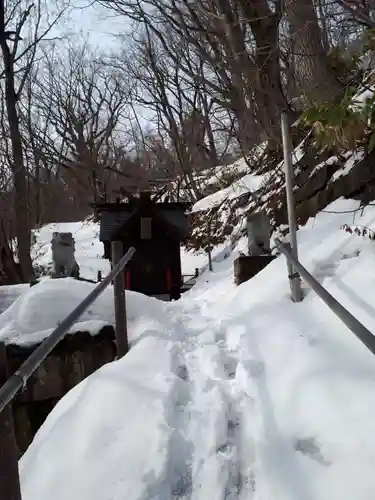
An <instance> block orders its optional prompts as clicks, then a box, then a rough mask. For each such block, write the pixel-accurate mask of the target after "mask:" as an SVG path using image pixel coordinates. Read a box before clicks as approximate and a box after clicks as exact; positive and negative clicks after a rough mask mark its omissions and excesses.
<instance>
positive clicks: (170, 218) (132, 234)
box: [95, 193, 190, 300]
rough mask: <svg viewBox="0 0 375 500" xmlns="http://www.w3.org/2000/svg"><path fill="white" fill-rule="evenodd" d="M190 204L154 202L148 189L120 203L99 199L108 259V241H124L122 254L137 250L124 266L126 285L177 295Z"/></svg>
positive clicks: (148, 292) (155, 293) (163, 295)
mask: <svg viewBox="0 0 375 500" xmlns="http://www.w3.org/2000/svg"><path fill="white" fill-rule="evenodd" d="M188 207H189V204H187V203H173V202H155V201H153V200H152V199H151V196H150V194H149V193H141V194H140V196H139V198H134V199H132V200H130V201H129V202H126V203H122V202H117V203H99V204H96V205H95V210H96V212H97V214H98V215H99V218H100V235H99V238H100V241H102V242H103V244H104V258H107V259H110V260H111V242H112V241H121V242H122V243H123V254H125V253H126V252H127V250H128V249H129V248H130V247H131V246H134V247H135V249H136V252H135V254H134V256H133V258H132V259H131V261H130V262H129V264H128V265H127V266H126V269H125V288H126V289H128V290H134V291H136V292H141V293H143V294H145V295H149V296H154V297H158V298H161V299H164V300H173V299H178V298H180V295H181V285H182V273H181V252H180V246H181V242H183V241H184V240H185V239H186V238H187V237H188V236H189V234H190V230H189V226H188V222H187V217H186V215H185V212H186V210H187V209H188Z"/></svg>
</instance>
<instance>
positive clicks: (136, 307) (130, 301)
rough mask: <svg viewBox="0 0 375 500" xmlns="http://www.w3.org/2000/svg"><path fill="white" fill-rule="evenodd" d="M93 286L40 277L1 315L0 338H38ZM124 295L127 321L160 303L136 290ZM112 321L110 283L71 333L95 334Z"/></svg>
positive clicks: (15, 340) (16, 340)
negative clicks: (84, 332)
mask: <svg viewBox="0 0 375 500" xmlns="http://www.w3.org/2000/svg"><path fill="white" fill-rule="evenodd" d="M94 287H95V285H93V284H91V283H85V282H81V281H77V280H74V279H73V278H66V279H54V280H53V279H51V280H43V281H41V282H40V283H39V284H38V285H35V286H33V287H31V288H27V289H26V290H25V289H23V290H24V292H23V293H22V295H20V296H19V297H18V298H17V300H16V301H15V302H14V303H13V304H12V305H11V306H10V307H9V308H8V309H7V310H6V311H5V312H4V313H3V314H1V315H0V339H2V340H5V341H6V342H7V343H12V344H16V345H23V346H27V345H32V344H35V343H38V342H41V341H42V340H43V339H44V338H46V337H47V336H48V335H49V334H50V333H51V332H52V331H53V329H54V328H56V327H57V326H58V325H59V324H60V322H61V321H62V320H63V319H65V318H66V317H67V316H68V314H70V313H71V312H72V311H73V310H74V309H75V308H76V307H77V306H78V304H79V303H80V302H82V300H83V299H84V298H86V296H87V295H88V294H89V293H90V292H91V291H92V290H93V289H94ZM9 288H10V287H9ZM126 299H127V313H128V321H129V325H132V324H133V323H134V322H137V321H139V320H140V319H141V318H143V319H145V317H147V313H149V314H151V315H155V313H157V311H160V309H162V307H163V304H160V302H159V301H156V299H152V298H149V297H146V296H144V295H141V294H138V293H136V292H129V291H128V292H127V294H126ZM114 323H115V316H114V302H113V289H112V287H111V286H109V288H107V289H106V290H105V291H104V292H103V293H102V295H101V296H100V297H99V298H98V299H97V300H96V301H95V302H94V303H93V304H92V305H91V306H90V307H89V308H88V309H87V310H86V311H85V312H84V313H83V315H82V316H81V318H80V319H79V320H78V322H77V323H76V324H75V325H73V327H72V328H71V329H70V333H74V332H77V331H88V332H89V333H91V334H92V335H96V334H98V333H99V332H100V330H101V329H102V328H103V326H105V325H114ZM131 340H132V339H131Z"/></svg>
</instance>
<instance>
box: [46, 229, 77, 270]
mask: <svg viewBox="0 0 375 500" xmlns="http://www.w3.org/2000/svg"><path fill="white" fill-rule="evenodd" d="M51 247H52V262H53V268H52V278H68V277H72V278H79V266H78V264H77V262H76V260H75V257H74V250H75V245H74V238H73V235H72V233H53V234H52V240H51Z"/></svg>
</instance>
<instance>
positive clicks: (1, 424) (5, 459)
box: [0, 342, 21, 500]
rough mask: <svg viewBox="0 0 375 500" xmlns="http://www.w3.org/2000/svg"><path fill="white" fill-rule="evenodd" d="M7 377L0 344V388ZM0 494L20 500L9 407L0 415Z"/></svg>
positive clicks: (14, 440)
mask: <svg viewBox="0 0 375 500" xmlns="http://www.w3.org/2000/svg"><path fill="white" fill-rule="evenodd" d="M7 376H8V373H7V359H6V349H5V344H3V343H1V342H0V387H1V386H2V385H3V384H4V383H5V382H6V380H7ZM0 492H1V500H21V486H20V478H19V474H18V449H17V444H16V438H15V435H14V427H13V415H12V407H11V406H10V405H8V406H7V407H6V408H4V410H3V411H2V412H1V413H0Z"/></svg>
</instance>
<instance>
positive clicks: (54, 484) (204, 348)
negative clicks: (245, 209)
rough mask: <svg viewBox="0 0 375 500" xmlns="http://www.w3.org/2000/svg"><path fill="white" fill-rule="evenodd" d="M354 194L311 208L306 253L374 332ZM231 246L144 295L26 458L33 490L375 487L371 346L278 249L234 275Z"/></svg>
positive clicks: (198, 497)
mask: <svg viewBox="0 0 375 500" xmlns="http://www.w3.org/2000/svg"><path fill="white" fill-rule="evenodd" d="M358 205H359V204H358V202H355V201H344V200H338V201H336V202H335V203H334V204H332V205H330V206H329V207H327V209H326V212H327V213H320V214H319V215H318V216H317V217H316V218H315V219H314V220H309V221H308V223H307V224H306V226H305V227H303V228H302V229H301V230H300V231H299V233H298V241H299V253H300V259H301V261H302V263H303V264H304V265H305V266H306V267H307V268H308V269H309V270H310V271H311V272H312V273H313V274H314V276H315V277H316V278H317V279H318V280H319V281H320V282H322V283H323V284H324V286H325V287H326V288H327V289H328V290H329V291H330V292H331V293H332V294H333V295H334V296H335V297H336V298H337V299H338V300H339V301H341V302H342V304H343V305H344V306H346V307H347V308H348V309H349V310H350V311H351V312H352V313H353V314H354V315H355V316H357V317H358V319H359V320H360V321H362V322H363V323H364V324H365V325H366V326H367V327H368V328H370V329H372V331H375V305H374V299H373V297H374V293H373V290H374V288H375V275H374V273H373V272H372V270H373V269H375V248H374V242H373V241H370V240H369V239H366V238H362V237H359V236H356V235H349V234H348V233H346V232H345V231H343V230H341V229H340V227H341V226H342V225H343V224H351V225H352V224H353V223H354V224H358V225H363V226H367V227H369V228H370V229H374V225H375V210H374V207H371V206H370V207H368V208H366V209H365V210H364V212H363V214H361V212H355V211H354V210H356V209H357V208H358ZM330 211H332V212H341V211H342V212H345V213H342V214H335V213H328V212H330ZM354 216H355V220H354V221H353V218H354ZM241 244H244V242H242V243H241ZM236 254H237V252H234V253H233V254H232V255H231V256H230V257H228V258H227V259H224V260H223V261H222V262H220V263H218V264H216V265H215V269H214V272H213V273H205V274H203V275H202V276H201V277H200V278H199V280H198V283H197V285H196V286H195V287H194V288H193V289H192V290H190V291H189V292H187V293H186V294H185V295H184V297H183V298H182V299H181V300H180V301H178V302H176V303H170V304H162V303H158V302H157V301H143V302H142V306H143V307H144V309H143V310H142V312H141V314H142V316H141V317H140V318H139V320H138V321H137V322H134V324H133V326H132V328H131V332H132V334H133V335H134V336H135V337H136V338H137V341H136V342H134V343H133V347H132V349H131V350H130V352H129V354H128V355H127V356H126V357H125V358H123V359H121V360H119V361H117V362H114V363H111V364H108V365H106V366H104V367H103V368H101V369H100V370H98V371H97V372H96V373H94V374H93V375H92V376H90V377H88V378H87V379H86V380H84V381H83V382H82V383H81V384H79V385H78V386H77V387H75V388H74V389H73V390H72V391H70V392H69V393H68V394H67V395H66V396H65V397H64V398H63V399H62V400H61V401H60V402H59V403H58V404H57V406H56V407H55V409H54V410H53V412H52V413H51V414H50V416H49V417H48V418H47V420H46V422H45V424H44V425H43V427H42V428H41V430H40V431H39V432H38V434H37V436H36V438H35V439H34V442H33V443H32V444H31V446H30V448H29V449H28V451H27V452H26V453H25V455H24V456H23V458H22V459H21V461H20V474H21V482H22V495H23V497H22V498H23V500H50V499H51V498H53V499H54V500H67V499H69V500H124V499H126V500H172V499H173V500H177V499H189V500H190V499H191V500H207V499H226V500H255V499H256V500H270V499H276V498H277V500H353V499H358V500H373V499H374V498H375V480H374V464H375V442H374V440H373V439H372V436H374V435H375V419H374V418H373V416H374V414H375V360H374V357H373V356H372V355H371V354H370V353H369V352H368V351H367V350H366V348H365V347H364V346H363V345H362V344H361V343H360V342H359V341H358V340H357V339H356V337H355V336H354V335H353V334H352V333H351V332H350V331H348V329H347V328H346V327H345V326H344V325H343V324H342V323H341V322H340V321H339V320H338V319H337V318H336V317H335V316H334V314H333V313H332V312H331V311H330V310H329V309H328V308H327V307H326V306H325V305H324V304H323V303H322V302H321V301H320V299H319V298H318V297H317V296H316V295H315V294H314V293H313V292H312V291H310V290H308V289H306V297H305V299H304V301H303V302H302V303H300V304H294V303H292V302H291V301H290V298H289V288H288V279H287V270H286V265H285V260H284V258H283V257H279V258H277V259H275V261H273V262H272V263H271V264H270V265H269V266H268V267H267V268H266V269H264V270H263V271H262V272H261V273H259V274H258V275H257V276H256V277H255V278H253V279H252V280H250V281H249V282H247V283H244V284H242V285H241V286H239V287H235V285H234V284H233V259H234V258H235V256H236ZM135 300H138V297H137V299H136V298H135ZM140 300H141V299H140ZM60 302H61V300H60ZM155 303H156V304H160V305H159V307H158V308H156V307H154V304H155ZM43 310H44V308H43Z"/></svg>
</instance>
